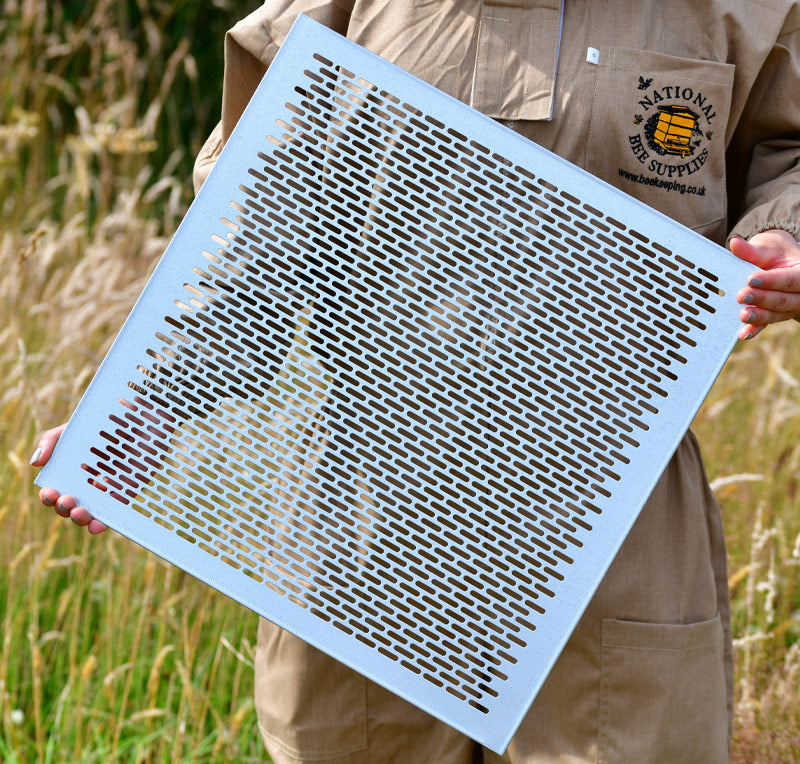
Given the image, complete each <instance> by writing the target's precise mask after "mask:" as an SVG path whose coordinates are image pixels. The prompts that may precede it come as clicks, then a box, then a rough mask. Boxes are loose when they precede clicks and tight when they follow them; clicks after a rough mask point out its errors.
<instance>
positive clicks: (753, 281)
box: [747, 278, 764, 288]
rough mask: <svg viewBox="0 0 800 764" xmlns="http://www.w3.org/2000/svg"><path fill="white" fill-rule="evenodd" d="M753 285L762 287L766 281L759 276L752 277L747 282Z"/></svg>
mask: <svg viewBox="0 0 800 764" xmlns="http://www.w3.org/2000/svg"><path fill="white" fill-rule="evenodd" d="M747 283H748V284H749V285H750V286H751V287H756V288H758V287H760V286H764V282H763V281H762V280H761V279H759V278H752V279H750V280H749V281H748V282H747Z"/></svg>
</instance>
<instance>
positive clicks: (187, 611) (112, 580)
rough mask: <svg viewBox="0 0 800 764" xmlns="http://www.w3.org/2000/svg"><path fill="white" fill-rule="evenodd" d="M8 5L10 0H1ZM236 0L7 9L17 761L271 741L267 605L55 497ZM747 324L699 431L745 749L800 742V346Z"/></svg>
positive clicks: (0, 660) (178, 179)
mask: <svg viewBox="0 0 800 764" xmlns="http://www.w3.org/2000/svg"><path fill="white" fill-rule="evenodd" d="M0 3H2V0H0ZM254 4H255V3H254V2H252V3H249V4H244V5H249V7H243V4H239V5H237V6H235V7H234V5H233V3H219V2H218V3H216V4H214V5H212V4H208V3H202V4H201V3H191V2H188V0H187V1H186V2H181V1H180V0H177V1H176V2H171V3H168V2H157V1H156V0H138V1H137V2H134V1H133V0H129V2H110V1H106V2H103V1H102V0H99V1H98V2H95V3H89V4H84V3H78V2H62V3H47V2H45V0H19V1H18V2H16V1H14V2H12V1H11V0H5V3H4V6H3V7H2V9H1V10H0V95H1V96H2V98H0V193H1V194H2V196H1V197H0V209H1V210H2V214H0V349H1V350H0V378H2V380H3V385H2V388H0V458H2V460H3V466H2V469H0V730H2V734H0V760H2V761H4V762H6V761H7V762H28V761H42V762H73V761H74V762H93V761H96V762H114V761H125V762H151V761H153V762H161V761H209V762H211V761H220V762H223V761H235V762H246V761H260V760H263V759H264V756H263V754H262V749H261V743H260V741H259V739H258V734H257V729H256V721H255V713H254V709H253V704H252V700H251V693H252V670H251V666H252V659H253V649H252V643H253V641H254V639H255V625H256V624H255V618H254V617H253V616H252V615H250V614H249V613H247V612H246V611H245V610H244V609H242V608H241V607H240V606H238V605H234V604H233V603H231V602H230V601H229V600H227V599H226V598H224V597H222V596H221V595H217V594H215V593H214V592H212V591H210V590H209V589H208V588H207V587H205V586H203V585H201V584H199V583H197V582H196V581H194V580H193V579H191V578H190V577H188V576H186V575H184V574H183V573H181V572H180V571H179V570H177V569H175V568H173V567H171V566H169V565H166V564H164V563H162V562H160V561H158V560H157V559H155V558H154V557H152V556H151V555H149V554H148V553H146V552H144V551H142V550H141V549H139V548H138V547H136V546H135V545H133V544H131V543H129V542H127V541H126V540H125V539H123V538H121V537H119V536H117V535H115V534H113V533H108V534H105V535H104V536H102V537H98V538H90V537H89V536H88V535H87V534H86V533H85V532H83V531H78V530H77V529H76V528H74V527H73V526H72V525H71V524H70V523H69V522H68V521H63V520H60V519H58V518H55V516H54V515H53V513H52V511H51V510H46V509H45V508H43V507H41V505H39V504H38V502H37V500H36V498H35V490H34V488H33V486H32V480H33V477H34V471H33V470H32V469H31V468H29V467H28V466H27V460H28V457H29V455H30V452H31V450H32V447H33V444H34V441H35V437H36V434H37V433H38V432H40V431H42V430H43V429H45V428H47V427H50V426H53V425H54V424H57V423H59V422H61V421H63V420H65V419H66V417H67V416H68V415H69V413H70V411H71V410H72V408H73V407H74V405H75V403H76V401H77V399H78V397H79V396H80V394H81V392H82V391H83V389H84V388H85V386H86V384H87V383H88V381H89V379H90V377H91V376H92V374H93V373H94V371H95V370H96V368H97V366H98V364H99V362H100V360H101V358H102V355H103V353H104V352H105V350H106V348H107V346H108V344H109V342H110V339H111V337H112V335H113V334H114V333H115V331H116V330H117V329H118V327H119V326H120V324H121V322H122V320H123V318H124V316H125V315H126V314H127V313H128V311H129V309H130V307H131V305H132V304H133V301H134V299H135V297H136V295H137V294H138V292H139V291H140V289H141V287H142V285H143V282H144V279H145V278H146V276H147V274H148V273H149V271H150V270H151V268H152V266H153V265H154V263H155V260H156V258H157V256H158V255H159V254H160V252H161V251H162V250H163V248H164V246H165V244H166V242H167V238H168V237H169V235H170V234H171V233H172V231H173V230H174V228H175V226H176V223H177V221H178V219H179V218H180V216H181V215H182V214H183V212H184V210H185V208H186V205H187V203H188V200H189V195H190V186H191V184H190V181H189V170H190V166H191V156H192V154H193V153H194V152H195V151H196V150H197V149H198V148H199V145H200V142H201V141H202V138H203V137H204V136H205V134H207V132H208V131H209V130H210V128H211V126H212V123H213V121H214V119H215V118H216V114H217V113H218V108H219V83H220V81H221V74H222V72H221V67H222V64H221V45H222V33H223V30H224V29H225V28H226V27H227V26H229V25H230V23H231V22H232V20H233V19H234V18H235V17H238V16H242V15H244V14H245V13H246V12H247V11H248V10H249V8H250V7H252V6H253V5H254ZM798 339H800V335H798V328H797V327H796V326H784V327H775V328H772V329H770V330H769V331H768V332H766V333H765V335H763V336H762V337H759V338H758V339H757V340H756V341H754V342H752V343H749V344H747V345H743V346H742V348H741V349H740V350H739V351H738V352H737V353H736V354H735V355H734V357H733V358H732V360H731V361H730V363H729V364H728V367H727V368H726V370H725V372H724V373H723V376H722V378H721V379H720V381H719V382H718V384H717V385H716V387H715V389H714V391H713V393H712V395H711V397H710V399H709V401H708V404H707V405H706V406H705V407H704V409H703V411H702V412H701V414H700V415H699V417H698V419H697V422H696V425H695V429H696V431H697V433H698V435H699V436H700V438H701V442H702V443H703V444H704V446H705V452H706V457H707V466H708V469H709V473H710V475H711V477H712V478H713V479H714V481H715V485H716V486H717V492H718V495H719V497H720V499H721V501H722V504H723V512H724V519H725V525H726V528H727V533H728V539H729V553H730V573H731V577H730V585H731V592H732V595H733V620H734V630H735V639H736V657H737V674H736V692H737V697H736V717H737V732H736V740H735V752H734V760H735V761H737V762H748V763H750V762H785V761H793V760H800V704H798V703H797V700H796V699H797V698H798V697H799V696H800V647H799V646H798V644H800V639H799V637H800V617H799V616H798V603H800V511H798V510H800V499H798V480H800V445H799V443H798V441H800V438H798V434H800V353H797V352H796V351H795V350H794V348H796V347H797V345H798Z"/></svg>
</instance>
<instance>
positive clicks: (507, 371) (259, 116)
mask: <svg viewBox="0 0 800 764" xmlns="http://www.w3.org/2000/svg"><path fill="white" fill-rule="evenodd" d="M749 270H750V268H749V266H747V265H746V264H744V263H741V262H739V261H737V260H736V259H735V258H734V257H733V256H731V255H730V254H729V253H727V252H726V251H725V250H723V249H721V248H719V247H717V246H715V245H713V244H710V243H709V242H707V241H706V240H704V239H702V238H701V237H699V236H697V235H695V234H693V233H692V232H691V231H689V230H687V229H685V228H682V227H680V226H678V225H676V224H675V223H673V222H671V221H669V220H668V219H667V218H665V217H663V216H661V215H659V214H657V213H655V212H653V211H652V210H650V209H649V208H647V207H646V206H644V205H642V204H640V203H638V202H635V201H633V200H632V199H630V198H629V197H627V196H625V195H624V194H622V193H620V192H618V191H616V190H614V189H612V188H611V187H609V186H607V185H605V184H603V183H601V182H599V181H596V180H594V179H593V178H591V177H590V176H589V175H587V174H586V173H584V172H582V171H580V170H578V169H576V168H574V167H573V166H571V165H570V164H568V163H567V162H565V161H563V160H561V159H559V158H557V157H554V156H553V155H551V154H550V153H548V152H546V151H544V150H542V149H540V148H538V147H536V146H534V145H532V144H531V143H529V142H527V141H525V140H524V139H522V138H520V137H519V136H518V135H516V134H514V133H512V132H511V131H508V130H506V129H505V128H503V127H501V126H499V125H498V124H496V123H494V122H493V121H491V120H489V119H487V118H485V117H482V116H481V115H479V114H477V113H475V112H473V111H472V110H470V109H468V108H467V107H465V106H464V105H462V104H460V103H458V102H456V101H454V100H453V99H451V98H449V97H447V96H445V95H443V94H441V93H439V92H438V91H436V90H435V89H433V88H431V87H429V86H428V85H426V84H424V83H422V82H420V81H418V80H416V79H415V78H413V77H411V76H410V75H408V74H406V73H405V72H402V71H401V70H399V69H397V68H395V67H393V66H392V65H390V64H388V63H386V62H384V61H382V60H381V59H379V58H377V57H375V56H373V55H372V54H370V53H368V52H366V51H364V50H362V49H360V48H359V47H358V46H356V45H354V44H353V43H350V42H348V41H346V40H344V39H343V38H341V37H339V36H338V35H335V34H333V33H332V32H330V31H328V30H326V29H324V28H322V27H320V26H319V25H317V24H315V23H314V22H312V21H310V20H308V19H305V18H301V19H300V20H299V21H298V22H297V24H296V25H295V28H294V29H293V31H292V33H291V35H290V36H289V38H288V40H287V41H286V43H285V45H284V47H283V49H282V50H281V53H280V54H279V56H278V58H277V60H276V61H275V63H274V64H273V66H272V67H271V69H270V71H269V73H268V74H267V76H266V78H265V80H264V82H263V83H262V85H261V87H260V88H259V90H258V92H257V93H256V95H255V97H254V98H253V101H252V103H251V104H250V106H249V107H248V109H247V111H246V113H245V115H244V116H243V118H242V120H241V122H240V124H239V125H238V127H237V128H236V131H235V132H234V134H233V136H232V137H231V139H230V141H229V143H228V145H227V147H226V149H225V151H224V152H223V155H222V157H221V158H220V160H219V162H218V165H217V167H216V168H215V169H214V171H213V172H212V174H211V176H210V178H209V179H208V181H207V183H206V185H205V186H204V188H203V190H202V192H201V193H200V195H199V196H198V198H197V200H196V201H195V203H194V205H193V206H192V208H191V210H190V211H189V213H188V214H187V216H186V219H185V220H184V222H183V224H182V225H181V226H180V229H179V230H178V232H177V233H176V235H175V237H174V239H173V241H172V243H171V244H170V246H169V248H168V250H167V252H166V254H165V256H164V258H163V260H162V262H161V263H160V264H159V266H158V268H157V270H156V272H155V274H154V275H153V277H152V279H151V281H150V283H149V284H148V286H147V288H146V289H145V291H144V293H143V294H142V296H141V298H140V300H139V302H138V303H137V305H136V307H135V308H134V310H133V312H132V314H131V316H130V317H129V319H128V321H127V322H126V324H125V326H124V327H123V329H122V331H121V333H120V335H119V337H118V338H117V340H116V342H115V344H114V346H113V348H112V350H111V351H110V353H109V355H108V357H107V358H106V360H105V361H104V363H103V365H102V366H101V368H100V370H99V371H98V374H97V376H96V378H95V379H94V381H93V382H92V384H91V386H90V388H89V390H88V392H87V393H86V396H85V397H84V399H83V400H82V402H81V404H80V406H79V407H78V409H77V411H76V412H75V415H74V416H73V418H72V421H71V422H70V425H69V427H68V429H67V430H66V432H65V434H64V436H63V438H62V440H61V442H60V444H59V446H58V448H57V450H56V452H55V455H54V456H53V458H52V459H51V461H50V463H49V464H48V465H47V467H46V468H45V469H44V470H43V471H42V473H41V475H40V477H39V480H38V481H37V482H38V483H39V484H40V485H49V486H54V487H56V488H58V489H59V490H60V491H62V492H63V493H69V494H73V495H75V496H77V497H78V499H79V501H80V502H81V503H82V504H85V505H86V506H87V507H89V508H90V509H91V511H92V513H93V514H94V515H95V516H96V517H98V518H100V519H101V520H103V521H104V522H106V523H108V524H109V525H110V526H112V527H114V528H116V529H117V530H118V531H120V532H121V533H123V534H125V535H126V536H129V537H130V538H132V539H134V540H135V541H137V542H138V543H140V544H142V545H143V546H145V547H147V548H149V549H151V550H153V551H154V552H156V553H157V554H159V555H161V556H162V557H164V558H166V559H167V560H170V561H172V562H173V563H175V564H176V565H179V566H180V567H182V568H184V569H186V570H187V571H189V572H191V573H193V574H194V575H195V576H197V577H198V578H200V579H202V580H203V581H206V582H207V583H209V584H211V585H212V586H214V587H216V588H217V589H219V590H221V591H223V592H224V593H226V594H227V595H229V596H230V597H233V598H234V599H236V600H238V601H239V602H241V603H243V604H244V605H246V606H247V607H249V608H252V609H253V610H255V611H257V612H258V613H260V614H262V615H264V616H266V617H267V618H269V619H271V620H273V621H275V622H276V623H278V624H280V625H281V626H283V627H285V628H287V629H289V630H291V631H292V632H294V633H295V634H297V635H299V636H300V637H302V638H303V639H306V640H307V641H309V642H311V643H312V644H314V645H316V646H317V647H320V648H321V649H323V650H325V651H326V652H328V653H330V654H331V655H333V656H334V657H336V658H338V659H340V660H342V661H344V662H345V663H347V664H349V665H350V666H352V667H354V668H356V669H357V670H358V671H361V672H362V673H364V674H366V675H368V676H369V677H371V678H373V679H375V680H377V681H378V682H380V683H381V684H383V685H385V686H386V687H388V688H389V689H391V690H393V691H395V692H397V693H399V694H400V695H402V696H404V697H405V698H407V699H408V700H410V701H411V702H413V703H415V704H417V705H419V706H421V707H422V708H424V709H426V710H427V711H429V712H431V713H433V714H435V715H436V716H438V717H439V718H441V719H443V720H445V721H446V722H448V723H450V724H452V725H453V726H455V727H457V728H459V729H461V730H462V731H464V732H465V733H467V734H469V735H471V736H472V737H473V738H475V739H476V740H478V741H480V742H481V743H483V744H485V745H487V746H488V747H490V748H493V749H495V750H497V751H500V750H503V749H504V748H505V747H506V745H507V743H508V741H509V739H510V738H511V736H512V734H513V732H514V730H515V729H516V728H517V726H518V724H519V722H520V720H521V718H522V716H523V715H524V713H525V711H526V709H527V708H528V707H529V705H530V703H531V702H532V700H533V698H534V697H535V695H536V693H537V691H538V689H539V687H540V685H541V683H542V682H543V680H544V678H545V677H546V675H547V673H548V671H549V669H550V667H551V665H552V663H553V662H554V661H555V659H556V657H557V656H558V654H559V652H560V650H561V648H562V646H563V644H564V642H565V641H566V640H567V638H568V636H569V634H570V632H571V631H572V629H573V627H574V625H575V623H576V622H577V619H578V618H579V617H580V614H581V613H582V611H583V610H584V608H585V606H586V604H587V602H588V600H589V599H590V597H591V595H592V593H593V592H594V590H595V588H596V586H597V584H598V583H599V581H600V579H601V578H602V576H603V573H604V572H605V570H606V568H607V567H608V565H609V564H610V562H611V560H612V558H613V556H614V554H615V552H616V550H617V549H618V547H619V545H620V544H621V543H622V540H623V539H624V537H625V535H626V533H627V532H628V530H629V528H630V526H631V525H632V523H633V522H634V519H635V517H636V515H637V513H638V511H639V509H640V508H641V506H642V504H643V503H644V501H645V500H646V498H647V496H648V495H649V493H650V491H651V489H652V487H653V485H654V483H655V482H656V480H657V478H658V477H659V475H660V473H661V471H662V469H663V467H664V466H665V464H666V462H667V461H668V459H669V457H670V455H671V454H672V452H673V450H674V448H675V447H676V445H677V443H678V441H679V440H680V438H681V436H682V435H683V433H684V432H685V430H686V428H687V427H688V425H689V422H690V420H691V419H692V416H693V414H694V412H695V411H696V409H697V408H698V406H699V404H700V402H701V401H702V399H703V397H704V396H705V394H706V392H707V390H708V388H709V387H710V385H711V383H712V381H713V379H714V378H715V376H716V375H717V373H718V371H719V369H720V368H721V366H722V364H723V362H724V359H725V358H726V357H727V355H728V353H729V352H730V350H731V348H732V346H733V344H734V339H735V334H736V328H737V325H738V319H737V314H738V306H737V304H736V302H735V300H734V299H733V292H735V290H736V289H737V288H738V287H739V286H740V285H741V284H742V283H744V279H745V276H746V274H747V273H748V272H749Z"/></svg>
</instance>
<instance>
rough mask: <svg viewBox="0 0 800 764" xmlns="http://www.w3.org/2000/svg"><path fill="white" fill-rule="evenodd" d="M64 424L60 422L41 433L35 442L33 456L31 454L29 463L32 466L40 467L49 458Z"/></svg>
mask: <svg viewBox="0 0 800 764" xmlns="http://www.w3.org/2000/svg"><path fill="white" fill-rule="evenodd" d="M66 426H67V425H66V424H62V425H60V426H58V427H54V428H53V429H52V430H47V432H45V433H43V434H42V436H41V437H40V438H39V442H38V443H37V444H36V449H35V450H34V452H33V456H31V461H30V463H31V465H32V466H34V467H41V466H42V465H43V464H45V463H46V462H47V460H48V459H49V458H50V455H51V454H52V453H53V448H55V445H56V443H57V442H58V439H59V438H60V437H61V433H63V432H64V428H65V427H66Z"/></svg>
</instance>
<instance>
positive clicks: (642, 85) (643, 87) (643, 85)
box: [639, 74, 653, 90]
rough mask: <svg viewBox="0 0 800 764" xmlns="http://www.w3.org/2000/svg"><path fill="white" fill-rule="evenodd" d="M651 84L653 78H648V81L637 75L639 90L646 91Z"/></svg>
mask: <svg viewBox="0 0 800 764" xmlns="http://www.w3.org/2000/svg"><path fill="white" fill-rule="evenodd" d="M652 83H653V78H652V77H650V78H649V79H645V78H644V77H642V75H641V74H640V75H639V90H647V88H649V87H650V85H651V84H652Z"/></svg>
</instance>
